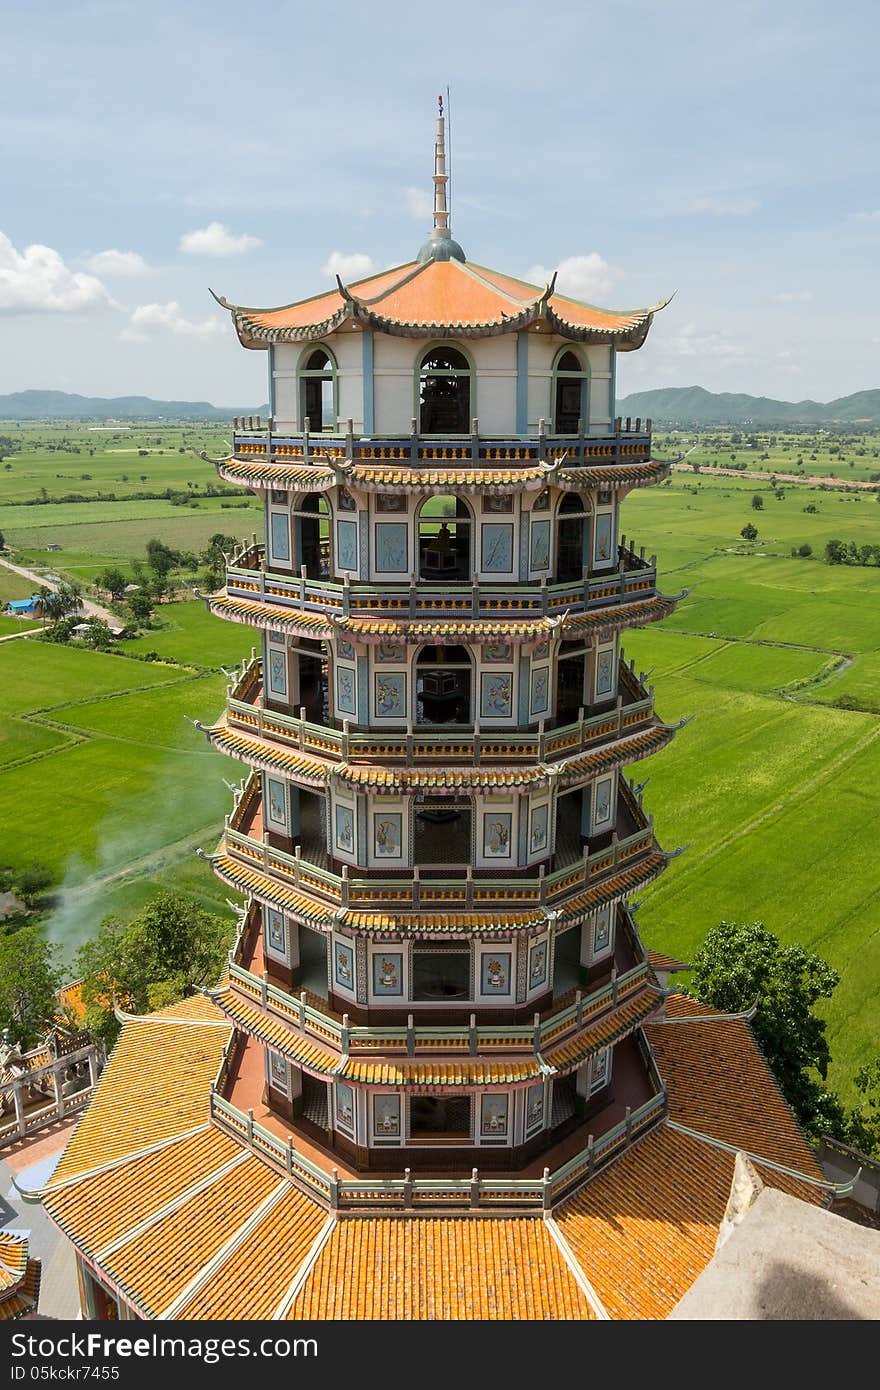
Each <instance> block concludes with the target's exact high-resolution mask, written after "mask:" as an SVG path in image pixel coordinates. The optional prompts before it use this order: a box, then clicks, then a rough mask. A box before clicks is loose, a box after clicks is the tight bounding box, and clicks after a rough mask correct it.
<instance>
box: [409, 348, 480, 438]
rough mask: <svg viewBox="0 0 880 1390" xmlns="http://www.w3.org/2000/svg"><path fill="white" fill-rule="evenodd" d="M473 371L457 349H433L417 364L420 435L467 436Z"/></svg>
mask: <svg viewBox="0 0 880 1390" xmlns="http://www.w3.org/2000/svg"><path fill="white" fill-rule="evenodd" d="M472 376H473V370H472V368H471V364H470V362H469V361H468V359H467V358H466V357H465V355H464V353H463V352H462V351H461V349H460V348H455V347H445V346H443V347H435V348H431V349H430V350H429V351H428V352H426V353H425V355H424V357H423V358H422V360H421V362H420V363H419V432H420V433H421V434H467V433H468V431H469V430H470V421H471V396H472V394H473V392H472V390H471V384H472V383H471V378H472Z"/></svg>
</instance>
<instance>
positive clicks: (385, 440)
mask: <svg viewBox="0 0 880 1390" xmlns="http://www.w3.org/2000/svg"><path fill="white" fill-rule="evenodd" d="M644 426H645V427H644V429H642V420H641V418H637V419H635V420H633V419H632V418H631V417H629V418H627V419H626V420H624V419H623V418H622V417H618V418H617V419H616V420H615V422H614V429H613V430H612V431H611V432H609V433H608V434H603V435H591V434H586V433H584V432H583V431H581V432H580V433H577V434H572V435H558V434H549V433H548V432H547V430H546V426H545V422H544V421H543V420H542V421H540V422H539V426H538V433H537V435H534V436H532V437H530V438H525V439H523V438H518V439H517V438H513V437H511V436H509V435H508V436H504V435H499V436H495V435H485V434H480V433H479V421H478V420H474V421H473V424H472V428H471V432H470V433H469V434H467V435H456V436H446V437H444V436H441V435H434V434H431V435H423V434H420V433H419V432H418V428H417V422H416V421H415V420H413V421H412V428H411V431H410V433H409V434H394V435H392V434H383V435H371V436H369V437H366V436H356V435H355V433H354V430H353V428H352V421H350V420H349V421H348V428H347V429H346V430H345V431H344V432H338V433H337V432H330V431H328V432H326V433H325V432H323V431H322V432H321V433H319V434H311V433H310V432H309V431H308V430H302V431H291V430H284V431H282V432H278V433H276V431H275V428H274V421H273V420H271V419H270V420H268V421H266V422H265V424H264V423H263V421H262V419H261V418H260V416H250V417H244V418H242V417H238V416H237V417H236V418H235V419H234V420H233V434H232V451H233V455H234V456H235V457H237V458H243V459H248V458H253V457H255V456H256V457H258V458H260V459H261V461H264V462H266V463H272V464H275V465H277V464H284V463H296V464H318V465H321V464H324V465H330V466H331V467H333V466H334V465H335V466H337V467H338V466H339V465H340V464H341V463H355V464H357V463H367V464H377V463H378V464H382V463H385V464H389V463H390V464H395V463H397V464H407V465H409V466H410V467H412V468H418V467H420V466H422V465H423V464H428V465H431V466H432V467H435V468H436V466H437V464H438V463H449V464H453V465H455V464H457V465H459V466H462V465H464V466H468V465H470V466H471V467H475V468H476V467H479V468H492V467H508V468H509V467H510V466H511V464H525V465H529V464H531V465H533V466H534V465H535V464H537V463H543V464H549V465H552V464H554V463H563V462H564V464H565V466H567V467H569V468H589V467H591V466H595V465H600V466H602V467H607V466H608V465H614V464H616V463H632V462H633V461H634V460H637V459H642V458H647V457H648V456H649V454H650V450H651V421H650V420H645V422H644Z"/></svg>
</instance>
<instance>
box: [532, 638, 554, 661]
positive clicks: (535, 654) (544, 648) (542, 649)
mask: <svg viewBox="0 0 880 1390" xmlns="http://www.w3.org/2000/svg"><path fill="white" fill-rule="evenodd" d="M549 655H550V643H549V642H536V643H535V646H534V649H533V651H532V661H546V660H547V657H548V656H549Z"/></svg>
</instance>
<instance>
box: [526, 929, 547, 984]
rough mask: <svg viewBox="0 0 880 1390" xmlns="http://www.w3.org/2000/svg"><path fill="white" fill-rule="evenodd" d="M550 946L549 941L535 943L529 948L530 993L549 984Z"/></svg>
mask: <svg viewBox="0 0 880 1390" xmlns="http://www.w3.org/2000/svg"><path fill="white" fill-rule="evenodd" d="M549 956H550V944H549V942H547V941H534V942H533V943H532V945H531V946H530V947H529V993H531V991H532V990H533V989H538V988H539V986H541V985H546V983H547V966H548V962H549Z"/></svg>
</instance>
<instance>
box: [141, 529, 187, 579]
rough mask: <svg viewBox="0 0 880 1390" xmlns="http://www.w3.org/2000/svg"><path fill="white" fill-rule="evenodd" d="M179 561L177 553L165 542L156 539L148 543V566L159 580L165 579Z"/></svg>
mask: <svg viewBox="0 0 880 1390" xmlns="http://www.w3.org/2000/svg"><path fill="white" fill-rule="evenodd" d="M179 559H180V556H179V555H178V553H177V551H176V550H172V549H171V547H170V546H167V545H166V544H165V542H164V541H160V540H156V539H155V537H154V538H153V540H150V541H147V564H148V565H149V566H150V569H151V570H152V571H153V573H154V574H155V575H156V576H157V577H158V578H160V579H164V578H165V576H166V575H167V574H168V573H169V572H170V571H171V570H173V569H174V567H175V566H176V565H177V563H178V561H179Z"/></svg>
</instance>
